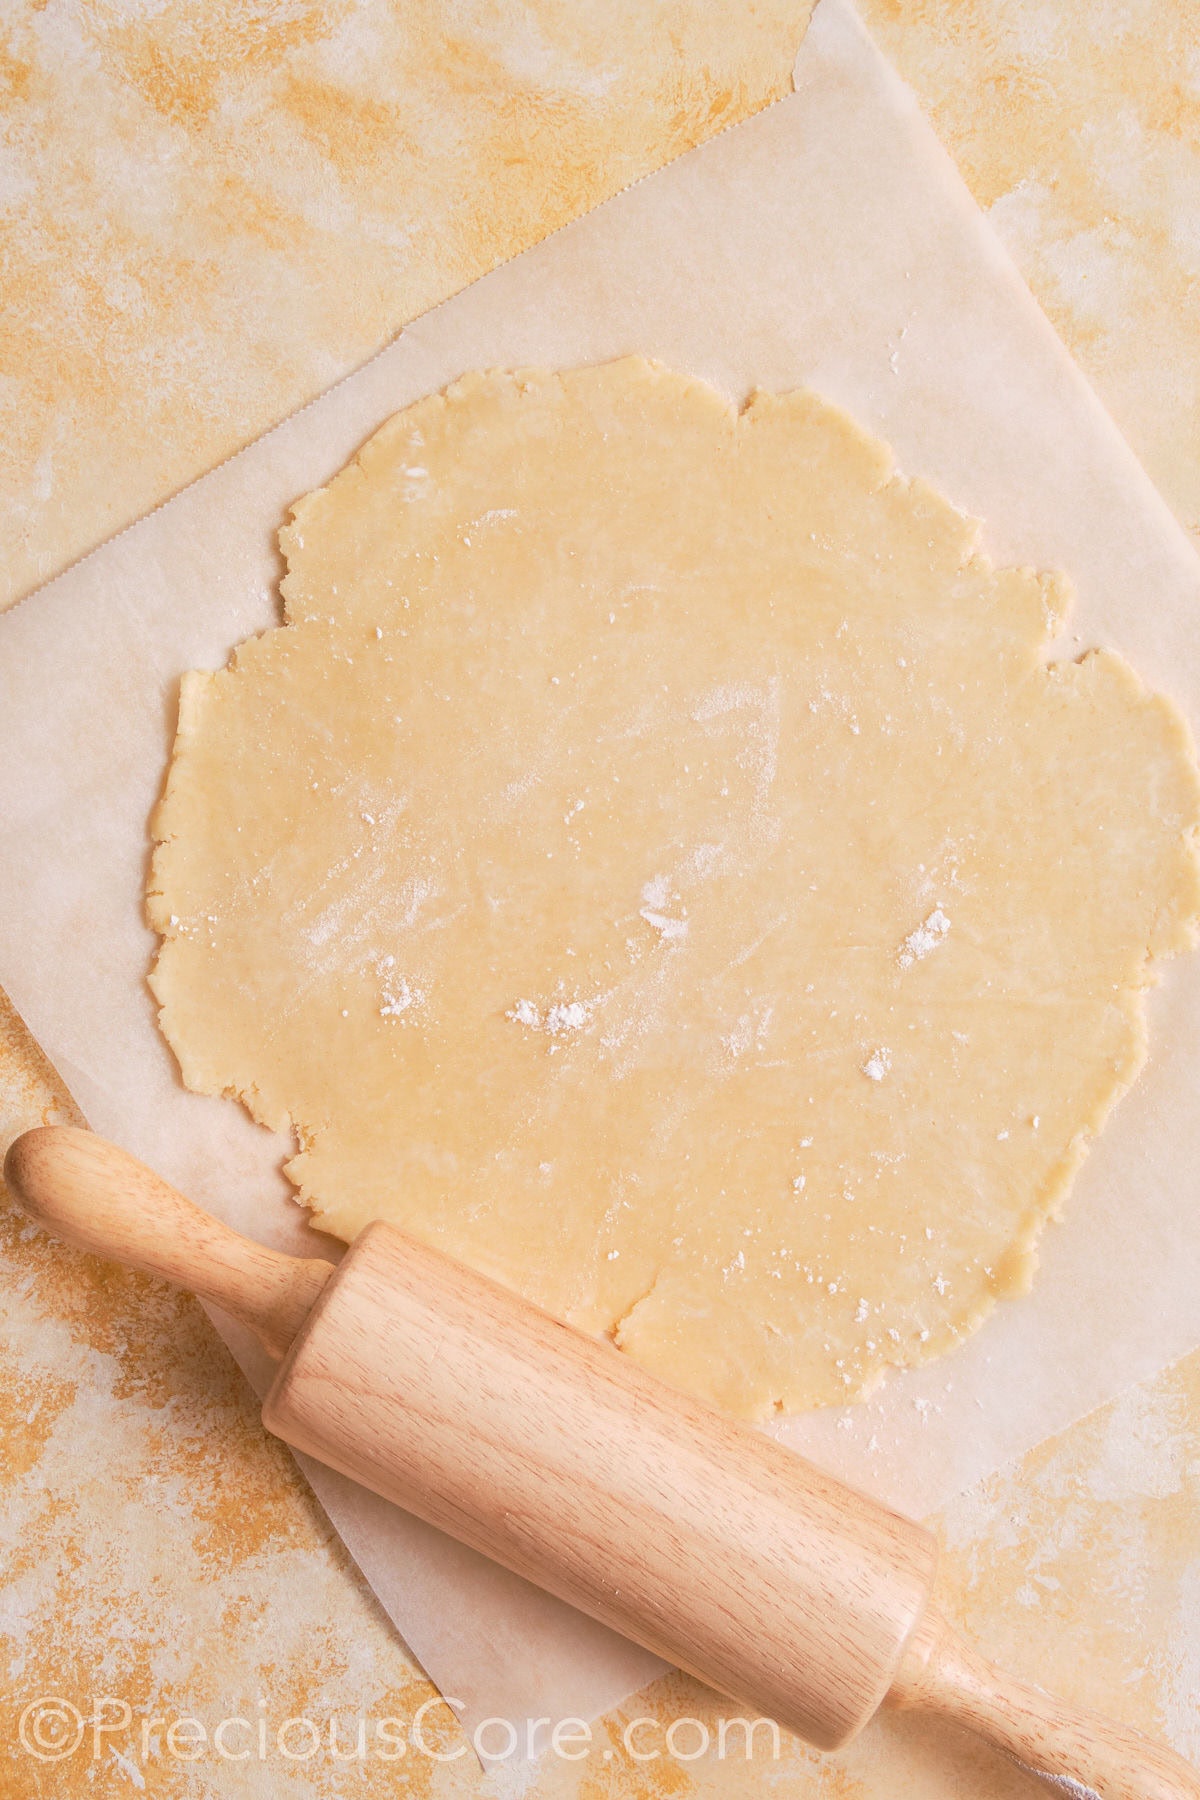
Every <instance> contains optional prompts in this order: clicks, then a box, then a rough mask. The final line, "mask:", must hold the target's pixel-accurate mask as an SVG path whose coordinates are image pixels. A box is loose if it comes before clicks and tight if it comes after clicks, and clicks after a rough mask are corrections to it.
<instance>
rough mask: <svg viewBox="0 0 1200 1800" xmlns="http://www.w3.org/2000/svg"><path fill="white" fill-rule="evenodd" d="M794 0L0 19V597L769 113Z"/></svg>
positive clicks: (312, 0)
mask: <svg viewBox="0 0 1200 1800" xmlns="http://www.w3.org/2000/svg"><path fill="white" fill-rule="evenodd" d="M811 10H812V0H757V3H756V4H755V5H753V6H743V5H738V4H733V3H732V0H714V3H712V4H708V5H702V6H697V5H686V4H682V3H681V0H605V3H604V5H603V6H602V7H600V6H586V5H584V6H580V5H577V4H572V3H571V0H525V3H524V4H520V5H518V4H505V3H504V0H460V3H458V4H453V5H451V4H446V3H445V0H403V3H402V0H205V4H203V5H196V4H194V0H165V4H159V5H154V6H149V7H141V6H135V5H129V4H126V5H122V4H119V3H118V0H101V3H100V4H95V5H82V4H80V5H77V6H72V5H69V4H61V5H55V6H52V7H47V6H46V5H45V4H44V0H43V3H41V4H39V3H38V0H14V4H12V5H10V6H7V7H5V8H4V9H3V17H2V18H0V159H2V160H0V170H2V173H0V268H2V269H3V279H2V282H0V344H2V345H3V347H4V350H5V352H6V354H5V360H4V375H5V379H4V380H3V382H2V383H0V604H2V603H3V601H4V600H5V599H12V598H14V597H16V596H17V595H19V594H22V593H24V592H25V591H27V590H28V589H29V588H30V587H33V586H35V585H36V584H37V583H38V582H40V581H44V580H46V579H47V578H48V577H49V576H51V575H53V574H55V573H57V571H58V570H59V569H61V568H63V567H64V566H65V564H67V563H69V562H70V561H72V560H73V559H74V558H75V557H77V556H79V555H81V554H82V553H83V552H84V551H86V550H88V549H90V548H91V547H92V546H93V545H95V544H97V543H99V542H100V541H101V540H102V539H103V538H105V537H107V536H109V535H110V534H111V533H112V532H114V531H118V530H120V528H121V527H122V526H124V525H127V524H129V523H130V521H131V520H133V519H136V518H137V517H138V516H139V515H140V514H142V513H144V512H146V511H148V510H149V509H150V508H151V507H152V506H155V505H157V504H158V503H159V502H160V501H161V500H163V499H165V498H166V497H167V496H168V495H170V494H171V493H173V492H175V490H176V489H178V488H180V487H182V486H184V485H185V484H186V483H187V482H189V481H191V480H193V479H194V478H195V477H196V476H197V475H202V474H203V473H204V471H205V470H206V469H209V468H211V467H212V466H213V464H214V463H217V462H220V461H221V460H222V458H224V457H226V456H228V455H229V454H230V453H231V452H232V451H234V450H236V449H237V448H238V447H239V445H241V444H244V443H247V442H248V441H249V440H250V439H251V438H254V437H257V436H258V435H259V433H260V432H262V431H264V430H266V428H267V427H268V426H269V425H272V424H274V423H275V421H276V420H278V419H281V418H283V417H285V416H286V415H287V414H288V413H290V412H292V411H294V410H295V408H296V407H298V406H300V405H302V404H303V403H304V401H306V400H309V399H311V398H312V396H313V395H314V394H315V393H318V392H319V391H320V390H321V389H322V388H323V387H325V386H327V385H328V384H329V383H330V382H331V381H333V380H335V379H336V378H337V377H338V376H339V375H342V374H344V373H345V372H346V371H347V370H348V369H351V368H353V367H354V366H355V365H356V364H358V363H360V362H362V361H363V360H364V359H365V358H366V357H368V356H370V354H371V353H372V352H373V351H375V350H377V349H379V348H380V346H381V345H383V344H385V343H386V342H387V341H388V339H389V338H391V337H394V336H395V334H396V332H397V331H399V330H400V328H401V327H402V326H403V325H404V324H406V323H407V322H408V321H409V320H410V319H412V318H414V317H415V316H416V315H417V314H418V313H421V312H423V311H424V310H425V309H426V308H427V307H429V306H432V305H434V304H435V303H436V302H437V301H439V300H443V299H445V298H446V296H447V295H448V294H452V293H454V292H455V290H456V289H458V288H460V287H462V286H464V285H465V284H466V283H467V282H469V281H472V280H474V278H475V277H476V276H478V275H482V274H483V273H484V271H485V270H486V269H489V268H491V267H492V266H493V265H494V264H496V263H499V262H503V261H504V260H505V259H506V258H507V257H510V256H514V255H515V254H516V253H517V252H518V251H519V250H523V249H524V248H525V247H526V246H527V245H529V244H531V243H534V242H536V241H537V240H538V239H539V238H542V237H544V236H545V235H546V234H547V233H548V232H550V231H553V230H555V229H556V228H557V227H558V226H560V225H563V224H565V223H566V222H567V220H568V219H572V218H575V217H576V216H577V215H578V214H579V213H581V212H586V211H587V210H588V209H589V208H590V207H593V206H595V205H597V204H598V202H599V201H601V200H603V199H605V198H606V197H607V196H608V195H610V194H613V193H616V192H617V191H618V190H619V189H620V188H622V187H625V186H626V185H627V184H628V183H629V182H631V181H636V180H637V179H638V178H639V176H642V175H645V174H647V173H648V172H649V171H650V170H652V169H655V168H657V167H659V166H660V165H661V164H662V163H664V162H667V161H669V160H670V158H671V157H673V156H677V155H678V154H679V153H680V151H682V150H687V149H690V148H691V147H692V145H694V144H698V143H699V142H700V141H701V140H702V139H703V138H706V137H709V136H711V134H712V133H713V132H714V131H718V130H720V129H721V128H722V127H723V126H725V125H731V124H734V123H735V122H736V121H737V120H738V119H741V118H745V117H746V116H747V115H748V114H750V113H752V112H755V111H757V110H758V108H759V107H761V106H764V105H766V104H767V103H768V102H769V101H771V100H773V99H776V98H778V96H779V95H780V94H782V93H784V92H786V91H787V90H788V89H789V88H790V85H791V68H792V62H793V59H794V56H795V52H796V49H797V47H798V45H799V43H800V40H801V38H802V36H803V33H804V27H805V24H806V23H807V20H808V15H809V13H810V11H811Z"/></svg>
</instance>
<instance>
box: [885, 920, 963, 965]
mask: <svg viewBox="0 0 1200 1800" xmlns="http://www.w3.org/2000/svg"><path fill="white" fill-rule="evenodd" d="M949 929H950V921H949V919H948V918H947V917H946V915H945V913H944V912H943V911H942V909H941V907H940V906H935V907H934V909H933V911H932V912H931V913H930V915H929V917H928V918H927V919H926V920H925V922H924V923H923V924H921V925H918V926H917V929H916V930H915V931H911V932H910V933H909V935H908V936H907V937H906V938H905V940H904V942H903V944H901V946H900V949H899V951H898V952H897V955H896V961H897V962H898V963H899V964H900V967H901V968H902V969H908V968H911V967H912V965H913V963H915V962H923V961H924V959H925V958H926V957H927V956H928V955H929V952H930V951H931V950H936V949H937V947H938V945H939V944H940V943H941V941H942V939H943V938H944V937H945V935H946V933H947V932H948V931H949Z"/></svg>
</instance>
